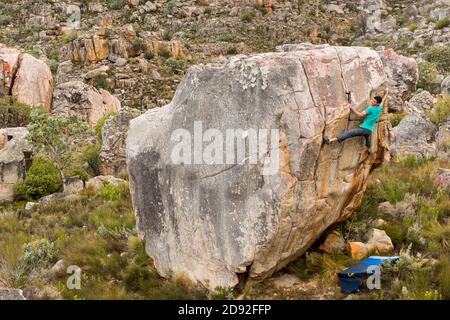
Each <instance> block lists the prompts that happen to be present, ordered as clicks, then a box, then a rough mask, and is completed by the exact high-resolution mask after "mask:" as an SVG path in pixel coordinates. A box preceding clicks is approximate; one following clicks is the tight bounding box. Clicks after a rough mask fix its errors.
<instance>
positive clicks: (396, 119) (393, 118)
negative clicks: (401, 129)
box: [389, 113, 405, 127]
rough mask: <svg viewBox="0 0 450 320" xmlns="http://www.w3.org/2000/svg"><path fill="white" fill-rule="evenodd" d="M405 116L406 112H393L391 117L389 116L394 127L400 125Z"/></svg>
mask: <svg viewBox="0 0 450 320" xmlns="http://www.w3.org/2000/svg"><path fill="white" fill-rule="evenodd" d="M404 117H405V113H395V114H392V115H391V117H390V118H389V121H390V122H391V125H392V127H396V126H398V124H399V123H400V121H402V119H403V118H404Z"/></svg>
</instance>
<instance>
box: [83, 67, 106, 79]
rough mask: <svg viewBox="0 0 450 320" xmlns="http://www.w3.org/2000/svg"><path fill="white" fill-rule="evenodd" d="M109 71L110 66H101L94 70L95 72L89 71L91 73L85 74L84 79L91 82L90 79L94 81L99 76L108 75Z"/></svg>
mask: <svg viewBox="0 0 450 320" xmlns="http://www.w3.org/2000/svg"><path fill="white" fill-rule="evenodd" d="M108 70H109V67H108V66H101V67H100V68H97V69H94V70H91V71H89V72H87V73H86V74H85V76H84V79H85V80H90V79H93V78H95V77H98V76H100V75H102V74H105V75H107V73H106V72H107V71H108Z"/></svg>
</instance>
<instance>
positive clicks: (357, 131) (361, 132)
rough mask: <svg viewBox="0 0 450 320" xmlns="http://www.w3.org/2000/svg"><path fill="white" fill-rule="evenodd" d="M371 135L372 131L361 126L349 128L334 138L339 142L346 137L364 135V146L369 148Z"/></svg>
mask: <svg viewBox="0 0 450 320" xmlns="http://www.w3.org/2000/svg"><path fill="white" fill-rule="evenodd" d="M371 136H372V131H370V130H367V129H363V128H356V129H351V130H349V131H345V132H343V133H341V134H340V135H338V136H337V137H336V139H337V140H338V141H339V142H342V141H344V140H346V139H348V138H352V137H365V138H366V147H367V148H368V149H370V137H371Z"/></svg>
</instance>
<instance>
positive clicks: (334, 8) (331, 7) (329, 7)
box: [327, 4, 344, 14]
mask: <svg viewBox="0 0 450 320" xmlns="http://www.w3.org/2000/svg"><path fill="white" fill-rule="evenodd" d="M327 10H328V11H329V12H335V13H337V14H344V10H342V8H341V7H339V6H338V5H337V4H329V5H327Z"/></svg>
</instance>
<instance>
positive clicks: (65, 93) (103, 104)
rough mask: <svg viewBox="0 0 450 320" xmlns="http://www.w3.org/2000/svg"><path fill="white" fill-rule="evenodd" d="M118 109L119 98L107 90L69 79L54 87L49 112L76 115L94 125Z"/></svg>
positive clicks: (66, 115)
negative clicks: (51, 105)
mask: <svg viewBox="0 0 450 320" xmlns="http://www.w3.org/2000/svg"><path fill="white" fill-rule="evenodd" d="M119 110H120V102H119V100H118V99H117V98H116V97H114V96H113V95H112V94H110V93H109V92H108V91H106V90H104V89H98V90H97V89H96V88H94V87H92V86H90V85H87V84H85V83H83V82H81V81H70V82H65V83H62V84H60V85H58V86H57V87H56V89H55V94H54V97H53V107H52V111H51V113H52V114H54V115H60V116H65V117H68V116H77V117H79V118H80V119H81V120H84V121H87V122H88V123H89V125H90V126H95V125H96V124H97V122H98V121H99V120H100V119H101V118H103V117H104V116H105V115H107V114H109V113H112V112H117V111H119Z"/></svg>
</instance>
